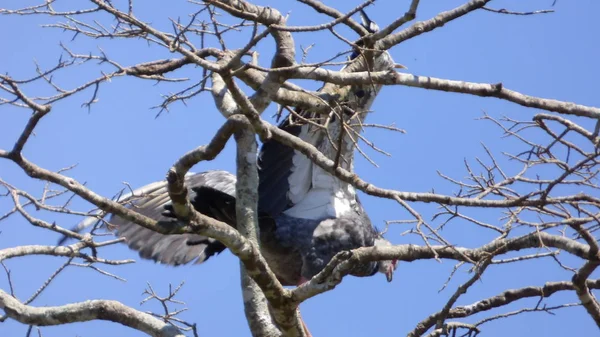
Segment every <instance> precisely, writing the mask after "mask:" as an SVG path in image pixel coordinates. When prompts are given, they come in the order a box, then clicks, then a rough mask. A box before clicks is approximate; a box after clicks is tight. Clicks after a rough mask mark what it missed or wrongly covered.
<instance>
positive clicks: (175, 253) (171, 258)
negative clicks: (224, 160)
mask: <svg viewBox="0 0 600 337" xmlns="http://www.w3.org/2000/svg"><path fill="white" fill-rule="evenodd" d="M235 183H236V177H235V176H234V175H233V174H231V173H229V172H226V171H208V172H202V173H195V174H188V175H187V176H186V178H185V184H186V186H187V187H188V193H189V197H190V200H191V202H192V204H193V205H194V207H195V208H196V209H197V210H198V211H200V212H202V213H203V214H205V215H207V216H210V217H212V218H215V219H217V220H220V221H223V222H227V223H228V224H230V225H232V226H235V203H234V204H233V208H231V207H229V208H227V209H224V207H223V206H224V205H226V204H227V200H230V199H232V198H235ZM119 202H121V203H124V204H125V205H126V206H127V207H129V208H132V209H134V210H135V211H136V212H139V213H141V214H143V215H145V216H147V217H150V218H152V219H155V220H157V221H158V225H160V226H165V227H169V226H178V225H179V224H178V223H177V219H176V218H174V217H173V216H172V215H170V211H169V209H170V207H169V206H170V199H169V195H168V192H167V183H166V181H161V182H155V183H152V184H149V185H146V186H144V187H141V188H139V189H136V190H134V191H133V192H132V193H130V194H129V195H126V196H124V197H121V198H120V199H119ZM231 209H233V214H232V212H231ZM86 221H89V220H86ZM91 221H92V222H93V221H95V218H92V219H91ZM109 223H110V226H112V227H114V228H115V230H116V233H117V235H118V236H119V237H124V238H125V239H126V242H127V244H128V245H129V247H130V248H132V249H134V250H136V251H138V252H139V254H140V256H141V257H142V258H145V259H152V260H154V261H156V262H160V263H164V264H170V265H180V264H187V263H189V262H191V261H193V260H195V263H202V262H204V261H206V260H207V259H208V258H210V257H211V256H212V255H214V254H218V253H220V252H222V251H223V250H224V249H225V248H226V247H225V246H224V245H223V244H222V243H220V242H219V241H217V240H215V239H212V238H207V237H204V236H201V235H196V234H173V235H164V234H160V233H157V232H154V231H152V230H149V229H146V228H144V227H141V226H139V225H137V224H135V223H132V222H130V221H128V220H125V219H123V218H120V217H118V216H111V218H110V220H109ZM79 227H84V226H79Z"/></svg>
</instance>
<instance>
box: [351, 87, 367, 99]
mask: <svg viewBox="0 0 600 337" xmlns="http://www.w3.org/2000/svg"><path fill="white" fill-rule="evenodd" d="M354 94H355V95H356V97H358V98H363V97H365V91H364V90H362V89H360V90H357V91H356V92H355V93H354Z"/></svg>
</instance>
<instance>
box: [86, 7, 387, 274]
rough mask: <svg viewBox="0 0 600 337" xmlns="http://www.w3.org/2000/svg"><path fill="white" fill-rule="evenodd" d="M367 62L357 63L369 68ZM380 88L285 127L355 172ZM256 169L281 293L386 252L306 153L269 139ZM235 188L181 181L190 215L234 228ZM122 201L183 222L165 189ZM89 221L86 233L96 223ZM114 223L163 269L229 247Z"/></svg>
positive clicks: (350, 95) (345, 92)
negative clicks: (359, 257) (345, 259)
mask: <svg viewBox="0 0 600 337" xmlns="http://www.w3.org/2000/svg"><path fill="white" fill-rule="evenodd" d="M361 14H362V16H363V23H364V24H365V27H366V28H367V29H368V30H370V31H372V30H373V29H375V28H376V25H374V24H373V23H372V22H371V21H370V20H368V18H367V17H366V15H365V14H364V12H363V13H361ZM374 27H375V28H374ZM353 57H355V58H356V57H358V54H355V55H353ZM361 59H362V58H360V59H357V60H356V61H357V62H365V65H366V61H365V60H364V59H362V60H361ZM372 67H373V69H370V70H372V71H386V70H391V69H392V68H393V67H394V62H393V60H392V59H391V56H390V55H389V54H388V53H387V52H383V53H380V54H379V55H378V56H376V57H375V59H374V62H373V63H372ZM380 88H381V87H380V86H377V85H352V86H337V85H332V84H326V85H325V86H324V87H323V88H321V89H320V92H322V93H327V94H331V95H336V96H337V97H338V98H339V99H338V101H337V105H336V106H334V107H332V111H331V113H330V114H329V115H323V114H316V113H313V112H311V111H296V112H295V113H293V114H290V115H289V116H287V117H286V118H285V119H284V120H283V122H282V123H281V124H280V125H279V128H281V129H282V130H285V131H287V132H289V133H290V134H292V135H294V136H297V137H299V138H301V139H302V140H303V141H305V142H308V143H310V144H312V145H314V146H315V147H316V148H317V149H319V150H320V151H321V152H322V153H323V154H324V155H326V156H327V157H329V158H330V159H331V160H335V161H336V162H337V163H338V165H340V166H341V167H343V168H345V169H347V170H350V171H352V170H353V162H354V149H355V147H356V139H357V135H358V133H360V131H361V128H362V121H363V120H364V119H365V117H366V115H367V113H368V112H369V108H370V106H371V104H372V103H373V100H374V99H375V97H376V96H377V93H378V92H379V89H380ZM308 121H310V122H308ZM317 124H318V125H321V126H323V127H318V126H315V125H317ZM258 170H259V179H260V182H259V190H258V193H259V204H258V210H259V229H260V237H259V240H260V246H261V251H262V253H263V255H264V257H265V259H266V261H267V262H268V264H269V266H270V267H271V269H272V270H273V272H274V273H275V275H276V276H277V277H278V279H279V280H280V282H281V283H282V284H283V285H299V284H302V283H304V282H306V281H307V280H309V279H310V278H312V277H313V276H314V275H316V274H317V273H318V272H319V271H321V270H322V269H323V267H324V266H325V265H326V264H327V263H328V262H329V261H330V260H331V258H332V257H333V256H334V255H335V254H337V253H338V252H341V251H345V250H351V249H355V248H359V247H370V246H378V245H390V243H389V242H388V241H387V240H385V239H384V238H383V237H382V236H381V235H380V234H379V233H378V232H377V230H376V229H375V227H374V226H373V225H372V223H371V220H370V219H369V217H368V216H367V214H366V212H365V210H364V208H363V207H362V205H361V203H360V201H359V199H358V196H357V193H356V191H355V189H354V187H353V186H351V185H350V184H348V183H345V182H343V181H341V180H339V179H337V178H335V177H333V176H332V175H330V174H329V173H327V172H326V171H325V170H323V169H321V168H320V167H318V166H317V165H315V164H314V163H312V161H311V160H310V159H309V158H307V157H306V156H304V155H303V154H301V153H300V152H297V151H295V150H294V149H292V148H290V147H288V146H286V145H283V144H281V143H279V142H277V141H275V140H269V141H267V142H265V143H264V144H263V146H262V147H261V150H260V152H259V157H258ZM235 182H236V177H235V176H234V175H232V174H231V173H228V172H225V171H207V172H202V173H196V174H188V175H187V176H186V179H185V184H186V186H187V187H188V189H189V193H188V195H189V198H190V201H191V203H192V205H193V206H194V208H195V209H196V210H198V211H199V212H201V213H203V214H205V215H207V216H210V217H213V218H215V219H217V220H220V221H223V222H226V223H228V224H229V225H231V226H233V227H235V226H236V219H235V216H236V215H235ZM119 201H121V202H124V203H126V204H127V205H130V206H131V207H132V208H133V209H135V210H136V211H138V212H140V213H142V214H144V215H146V216H149V217H151V218H154V219H156V220H158V221H160V223H161V225H163V226H169V225H175V224H176V222H177V219H176V217H175V216H174V214H173V212H172V208H171V206H170V199H169V196H168V193H167V188H166V182H164V181H163V182H157V183H153V184H150V185H147V186H144V187H142V188H140V189H137V190H135V191H133V193H132V194H130V195H127V196H124V197H122V198H120V200H119ZM85 221H87V223H84V224H80V226H79V227H80V228H82V227H85V225H87V224H89V223H90V222H91V221H93V219H88V220H85ZM109 222H110V224H111V225H112V226H114V227H115V228H116V233H117V235H118V236H120V237H125V238H126V242H127V244H128V245H129V247H131V248H132V249H134V250H137V251H138V252H139V254H140V256H141V257H143V258H147V259H153V260H155V261H157V262H160V263H165V264H169V265H181V264H187V263H189V262H192V261H194V262H195V263H202V262H204V261H206V260H208V259H209V258H210V257H211V256H212V255H215V254H218V253H220V252H221V251H223V250H224V249H225V248H226V247H225V246H224V245H223V244H222V243H220V242H219V241H217V240H215V239H212V238H207V237H203V236H200V235H194V234H183V235H163V234H160V233H156V232H154V231H151V230H148V229H146V228H143V227H141V226H138V225H136V224H134V223H131V222H129V221H127V220H125V219H122V218H119V217H117V216H113V217H112V218H111V219H110V221H109ZM395 268H396V261H379V262H370V263H365V264H362V265H358V266H356V267H355V268H354V270H352V272H351V274H352V275H355V276H371V275H374V274H376V273H377V272H381V273H383V274H385V275H386V277H387V280H388V281H391V280H392V275H393V272H394V270H395Z"/></svg>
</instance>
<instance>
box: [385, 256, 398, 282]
mask: <svg viewBox="0 0 600 337" xmlns="http://www.w3.org/2000/svg"><path fill="white" fill-rule="evenodd" d="M397 267H398V260H393V261H392V264H391V265H390V266H389V267H388V270H387V272H386V273H385V278H386V279H387V281H388V282H392V280H393V279H394V271H395V270H396V268H397Z"/></svg>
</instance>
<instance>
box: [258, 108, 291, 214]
mask: <svg viewBox="0 0 600 337" xmlns="http://www.w3.org/2000/svg"><path fill="white" fill-rule="evenodd" d="M279 128H280V129H282V130H284V131H287V132H288V133H290V134H292V135H294V136H298V135H299V134H300V131H301V126H300V125H297V124H294V125H290V123H289V117H286V118H285V119H284V120H283V122H282V123H281V124H280V125H279ZM293 157H294V150H293V149H292V148H291V147H289V146H287V145H284V144H281V143H279V142H278V141H276V140H273V139H270V140H268V141H266V142H265V143H263V145H262V147H261V149H260V152H259V154H258V175H259V185H258V208H259V209H261V210H262V211H263V212H265V213H267V214H270V215H271V216H277V215H279V214H280V213H282V212H283V211H285V210H286V209H287V208H288V207H289V199H288V191H289V189H290V184H289V181H288V178H289V176H290V174H291V173H292V170H293V167H294V163H293Z"/></svg>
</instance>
